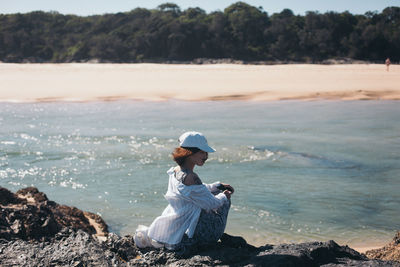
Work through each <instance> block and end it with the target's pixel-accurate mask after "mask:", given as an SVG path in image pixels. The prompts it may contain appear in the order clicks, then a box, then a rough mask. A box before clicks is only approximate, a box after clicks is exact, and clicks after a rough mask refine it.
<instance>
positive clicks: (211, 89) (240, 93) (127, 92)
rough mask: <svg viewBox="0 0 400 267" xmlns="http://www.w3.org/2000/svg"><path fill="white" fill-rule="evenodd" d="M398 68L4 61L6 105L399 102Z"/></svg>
mask: <svg viewBox="0 0 400 267" xmlns="http://www.w3.org/2000/svg"><path fill="white" fill-rule="evenodd" d="M399 73H400V65H392V66H391V67H390V71H386V66H385V65H383V64H349V65H346V64H340V65H317V64H289V65H238V64H209V65H190V64H188V65H185V64H149V63H145V64H109V63H104V64H91V63H67V64H64V63H62V64H48V63H44V64H13V63H0V102H16V103H20V102H22V103H23V102H54V101H67V102H89V101H115V100H126V99H128V100H144V101H166V100H171V99H173V100H183V101H224V100H230V101H231V100H250V101H276V100H400V88H399V86H398V85H399V84H400V75H399Z"/></svg>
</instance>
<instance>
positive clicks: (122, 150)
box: [0, 101, 400, 246]
mask: <svg viewBox="0 0 400 267" xmlns="http://www.w3.org/2000/svg"><path fill="white" fill-rule="evenodd" d="M399 116H400V107H399V105H398V102H396V101H385V102H379V101H371V102H297V101H290V102H266V103H257V102H196V103H193V102H179V101H168V102H162V103H155V102H138V101H119V102H98V103H93V102H91V103H24V104H10V103H1V104H0V126H1V127H0V185H1V186H4V187H7V188H9V189H11V190H13V191H16V190H18V189H20V188H22V187H26V186H31V185H33V186H37V187H38V188H39V189H40V190H41V191H43V192H45V193H46V194H47V195H48V196H49V198H50V199H53V200H55V201H57V202H59V203H63V204H67V205H73V206H78V207H80V208H82V209H85V210H90V211H93V212H95V213H98V214H100V215H101V216H103V217H104V218H105V220H106V221H107V223H108V224H109V225H110V226H111V230H112V231H116V232H119V233H121V234H125V233H132V232H133V231H134V230H135V228H136V227H137V225H138V224H149V223H151V221H152V220H153V219H154V218H155V217H156V216H158V215H159V214H160V213H161V212H162V210H163V208H164V207H165V206H166V201H165V200H164V198H163V194H164V192H165V191H166V186H167V179H168V177H167V175H166V173H165V172H166V170H167V169H168V168H169V167H170V166H172V165H173V162H172V161H171V158H170V153H171V152H172V150H173V148H174V147H175V146H176V145H177V137H178V136H179V135H180V134H181V133H182V132H184V131H187V130H198V131H201V132H203V133H205V134H206V136H207V138H208V140H209V143H210V144H211V145H212V146H213V147H215V148H216V149H217V153H212V154H210V155H209V160H208V162H207V164H206V165H205V167H203V168H198V169H196V170H197V172H198V174H199V175H200V177H201V178H202V179H203V181H204V182H213V181H215V180H221V181H225V182H228V183H230V184H232V185H233V186H234V187H235V189H236V192H235V194H234V197H233V199H232V201H233V205H232V209H231V213H230V217H229V223H228V228H227V231H228V232H231V233H233V234H241V235H245V236H246V237H247V238H248V239H249V241H250V242H252V243H255V244H264V243H267V242H269V243H281V242H301V241H309V240H327V239H335V240H337V241H338V242H341V243H348V244H350V245H355V246H357V245H359V244H362V243H364V242H369V243H374V244H376V243H382V244H383V243H386V242H387V241H389V240H390V239H391V238H392V236H393V233H394V231H395V230H398V229H399V228H400V224H399V222H400V200H399V199H398V192H399V189H400V168H399V165H398V162H399V159H400V125H399V123H398V117H399Z"/></svg>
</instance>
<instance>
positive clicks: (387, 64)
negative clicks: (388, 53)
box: [385, 58, 391, 71]
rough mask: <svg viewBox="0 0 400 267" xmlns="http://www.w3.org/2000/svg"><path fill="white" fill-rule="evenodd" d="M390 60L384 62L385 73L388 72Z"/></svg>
mask: <svg viewBox="0 0 400 267" xmlns="http://www.w3.org/2000/svg"><path fill="white" fill-rule="evenodd" d="M390 63H391V62H390V58H387V59H386V60H385V64H386V71H389V66H390Z"/></svg>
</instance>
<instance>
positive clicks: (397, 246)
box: [365, 231, 400, 262]
mask: <svg viewBox="0 0 400 267" xmlns="http://www.w3.org/2000/svg"><path fill="white" fill-rule="evenodd" d="M365 254H366V255H367V256H368V258H371V259H380V260H391V261H398V262H400V231H398V232H397V233H396V235H395V236H394V238H393V240H392V242H390V243H389V244H388V245H386V246H384V247H383V248H380V249H373V250H369V251H367V252H365Z"/></svg>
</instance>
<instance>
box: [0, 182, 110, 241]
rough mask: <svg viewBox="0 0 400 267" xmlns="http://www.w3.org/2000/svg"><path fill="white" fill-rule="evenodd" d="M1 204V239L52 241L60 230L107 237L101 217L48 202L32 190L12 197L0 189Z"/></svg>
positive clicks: (23, 191) (35, 189) (38, 192)
mask: <svg viewBox="0 0 400 267" xmlns="http://www.w3.org/2000/svg"><path fill="white" fill-rule="evenodd" d="M0 202H1V206H0V211H1V213H0V238H4V239H7V240H11V239H15V238H18V239H23V240H32V239H35V240H45V239H49V238H53V237H54V236H55V235H56V234H57V233H58V232H59V231H60V230H61V229H62V228H63V227H68V228H71V229H73V230H75V231H78V230H83V231H85V232H87V233H89V234H100V235H107V233H108V231H107V224H106V223H105V222H104V221H103V219H102V218H101V217H100V216H98V215H96V214H93V213H90V212H83V211H81V210H79V209H77V208H75V207H68V206H64V205H59V204H57V203H55V202H54V201H50V200H48V198H47V196H46V194H44V193H42V192H40V191H39V190H38V189H37V188H35V187H28V188H24V189H21V190H19V191H18V192H17V193H15V194H13V193H12V192H10V191H9V190H7V189H6V188H3V187H0Z"/></svg>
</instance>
